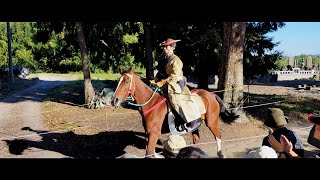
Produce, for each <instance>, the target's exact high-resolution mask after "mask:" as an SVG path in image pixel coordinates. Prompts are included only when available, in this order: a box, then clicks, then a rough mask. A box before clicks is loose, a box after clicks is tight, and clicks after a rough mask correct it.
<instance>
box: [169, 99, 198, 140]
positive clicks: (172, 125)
mask: <svg viewBox="0 0 320 180" xmlns="http://www.w3.org/2000/svg"><path fill="white" fill-rule="evenodd" d="M166 103H167V107H168V113H167V120H168V125H169V130H170V132H171V133H172V134H174V135H180V136H181V135H184V134H186V133H188V132H193V131H195V130H197V129H198V128H199V127H200V125H201V124H202V120H203V119H202V118H199V119H197V120H194V121H192V122H189V123H186V122H185V121H184V120H183V119H182V117H181V116H180V114H179V113H178V112H177V111H176V110H175V109H174V108H173V107H172V105H171V103H170V101H167V102H166Z"/></svg>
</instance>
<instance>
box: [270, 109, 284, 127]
mask: <svg viewBox="0 0 320 180" xmlns="http://www.w3.org/2000/svg"><path fill="white" fill-rule="evenodd" d="M287 123H288V118H287V117H286V116H285V115H284V113H283V111H282V110H281V109H279V108H269V109H268V112H267V119H266V120H265V121H264V125H266V126H268V127H270V128H280V127H283V126H285V125H287Z"/></svg>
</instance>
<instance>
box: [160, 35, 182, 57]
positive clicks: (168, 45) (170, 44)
mask: <svg viewBox="0 0 320 180" xmlns="http://www.w3.org/2000/svg"><path fill="white" fill-rule="evenodd" d="M179 41H181V40H174V39H171V38H168V39H167V40H166V41H163V42H162V43H160V46H162V47H163V50H164V53H165V54H166V55H167V56H170V55H171V54H173V51H174V50H175V48H176V47H177V42H179Z"/></svg>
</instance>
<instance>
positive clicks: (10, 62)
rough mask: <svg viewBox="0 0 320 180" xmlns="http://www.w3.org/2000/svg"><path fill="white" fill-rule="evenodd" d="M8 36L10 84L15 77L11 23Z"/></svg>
mask: <svg viewBox="0 0 320 180" xmlns="http://www.w3.org/2000/svg"><path fill="white" fill-rule="evenodd" d="M7 36H8V52H9V77H10V82H11V83H13V82H14V77H13V65H12V51H11V28H10V22H7Z"/></svg>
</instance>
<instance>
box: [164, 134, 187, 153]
mask: <svg viewBox="0 0 320 180" xmlns="http://www.w3.org/2000/svg"><path fill="white" fill-rule="evenodd" d="M186 146H187V143H186V141H185V140H184V138H183V137H182V136H179V135H173V134H172V135H170V136H169V138H168V139H167V140H165V141H163V147H164V150H165V151H164V154H165V156H167V157H169V158H175V157H176V156H177V154H178V153H179V151H180V149H182V148H184V147H186Z"/></svg>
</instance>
